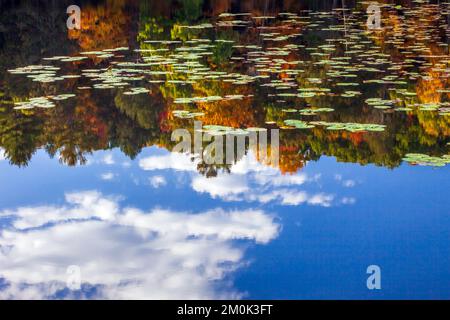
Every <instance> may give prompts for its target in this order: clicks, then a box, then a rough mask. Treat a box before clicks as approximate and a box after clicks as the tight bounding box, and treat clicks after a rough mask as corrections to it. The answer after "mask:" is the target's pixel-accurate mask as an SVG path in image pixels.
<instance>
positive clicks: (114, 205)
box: [0, 191, 280, 299]
mask: <svg viewBox="0 0 450 320" xmlns="http://www.w3.org/2000/svg"><path fill="white" fill-rule="evenodd" d="M0 218H2V219H4V220H6V218H11V219H12V221H11V225H10V226H9V227H4V228H3V230H2V231H1V233H0V265H1V266H2V267H1V269H0V299H52V298H87V297H89V298H100V299H111V298H117V299H144V298H145V299H185V298H186V297H189V298H190V299H213V298H231V299H232V298H239V297H241V295H242V293H240V292H237V291H236V290H234V289H233V287H232V284H231V283H230V281H229V275H230V274H231V272H232V271H234V270H236V269H237V268H239V267H240V266H242V264H243V263H244V259H243V256H244V248H243V247H242V246H238V245H237V244H236V243H234V242H233V240H247V241H252V242H256V243H259V244H265V243H268V242H269V241H271V240H273V239H274V238H276V237H277V235H278V233H279V229H280V226H279V225H278V224H277V223H276V222H275V221H274V217H273V216H271V215H269V214H267V213H265V212H264V211H262V210H251V209H250V210H240V211H237V210H236V211H224V210H222V209H215V210H209V211H206V212H200V213H196V214H191V213H187V212H175V211H170V210H162V209H154V210H151V211H149V212H145V211H142V210H141V209H138V208H131V207H121V205H120V198H119V197H106V196H104V195H102V194H101V193H99V192H97V191H87V192H77V193H69V194H66V197H65V204H64V205H61V206H29V207H21V208H17V209H13V210H6V211H2V212H0ZM70 265H78V266H79V267H80V268H81V280H82V284H83V285H82V290H81V291H78V292H73V291H70V290H68V289H67V288H66V280H67V274H66V269H67V267H68V266H70ZM2 278H3V281H1V279H2ZM2 282H3V284H2Z"/></svg>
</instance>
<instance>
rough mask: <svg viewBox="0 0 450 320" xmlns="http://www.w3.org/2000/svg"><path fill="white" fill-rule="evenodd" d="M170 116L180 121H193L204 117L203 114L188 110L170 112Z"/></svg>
mask: <svg viewBox="0 0 450 320" xmlns="http://www.w3.org/2000/svg"><path fill="white" fill-rule="evenodd" d="M172 114H173V115H174V116H175V117H177V118H180V119H193V118H196V117H202V116H204V115H205V114H204V113H203V112H191V111H188V110H174V111H172Z"/></svg>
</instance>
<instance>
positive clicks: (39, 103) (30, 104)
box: [14, 93, 76, 110]
mask: <svg viewBox="0 0 450 320" xmlns="http://www.w3.org/2000/svg"><path fill="white" fill-rule="evenodd" d="M75 96H76V95H75V94H72V93H67V94H60V95H56V96H46V97H35V98H30V99H29V100H28V101H21V102H16V103H15V104H14V105H15V106H14V109H16V110H27V109H34V108H44V109H49V108H54V107H55V106H56V105H55V103H54V102H53V101H51V100H54V101H62V100H67V99H69V98H72V97H75Z"/></svg>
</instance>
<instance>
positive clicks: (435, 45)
mask: <svg viewBox="0 0 450 320" xmlns="http://www.w3.org/2000/svg"><path fill="white" fill-rule="evenodd" d="M379 2H380V3H385V4H390V3H393V2H392V1H379ZM0 3H1V5H2V18H1V22H0V28H1V29H2V33H1V38H0V43H1V51H0V70H1V71H0V86H1V87H0V99H1V105H0V148H1V149H3V150H4V153H5V157H6V158H7V159H8V160H9V162H10V163H11V164H12V165H16V166H25V165H27V164H28V163H29V161H30V160H31V159H32V157H33V155H34V154H35V152H36V151H37V150H38V149H45V150H46V152H47V153H48V154H49V155H50V156H51V157H58V158H59V159H60V161H61V162H62V163H64V164H66V165H70V166H74V165H82V164H84V163H85V162H86V157H87V155H89V154H91V153H93V152H95V151H97V150H106V149H112V148H120V149H121V150H122V152H123V153H125V154H126V155H128V156H129V157H130V158H132V159H133V158H135V157H136V156H137V155H139V153H140V152H141V150H142V149H143V148H145V147H149V146H160V147H164V148H166V149H168V150H172V148H173V146H174V145H175V142H173V141H171V133H172V131H173V130H175V129H178V128H187V129H189V130H192V128H193V125H192V123H193V120H192V119H186V118H183V117H177V116H176V114H174V111H175V110H180V108H181V109H182V108H186V109H188V110H191V111H192V109H193V107H192V104H189V105H188V106H186V105H183V104H179V103H176V101H177V99H180V98H186V97H193V96H202V97H211V96H215V97H216V96H220V97H225V96H237V97H245V98H241V99H223V100H220V101H199V102H195V104H194V107H195V108H194V109H195V111H197V112H199V113H201V116H200V117H199V120H201V121H202V122H203V123H204V124H205V125H216V126H226V127H231V128H243V129H245V128H281V131H280V161H279V169H280V171H281V172H283V173H294V172H297V171H298V170H300V169H301V168H302V167H303V166H304V165H305V164H306V162H307V161H314V160H318V159H320V157H321V156H323V155H327V156H333V157H336V158H337V159H338V160H339V161H344V162H353V163H360V164H376V165H380V166H385V167H389V168H393V167H396V166H399V165H400V164H401V163H402V158H404V157H405V154H407V153H423V154H428V155H433V156H442V155H444V154H446V153H447V151H448V137H449V135H450V120H449V119H450V118H449V117H448V110H449V109H448V105H447V103H448V101H449V97H450V96H449V94H450V91H447V90H448V89H447V88H448V74H449V73H448V72H449V71H448V70H449V69H448V62H450V60H449V56H448V45H447V36H446V29H445V26H444V25H445V24H446V22H447V12H446V11H445V8H444V7H443V5H442V4H441V5H438V4H433V3H431V4H426V5H425V4H420V3H417V1H416V2H414V1H396V6H393V5H392V6H388V7H385V8H384V9H383V11H382V12H383V17H382V18H383V25H384V28H383V29H382V30H380V31H376V32H368V31H367V30H365V17H366V16H365V8H366V7H367V5H365V4H363V3H360V2H358V3H357V2H356V1H337V0H334V1H315V0H314V1H313V0H310V1H299V0H296V1H231V0H226V1H224V0H210V1H207V0H185V1H182V0H178V1H138V0H135V1H124V0H115V1H113V0H105V1H83V2H81V4H80V5H81V6H82V29H81V30H71V31H68V30H67V29H66V25H65V20H66V18H67V15H66V13H65V8H66V7H67V5H68V1H57V2H56V1H53V2H48V3H46V4H45V5H42V3H41V2H33V1H30V2H28V1H19V2H17V1H14V2H12V1H1V2H0ZM399 4H400V6H399ZM226 12H233V13H238V12H242V13H248V14H250V15H251V17H263V18H259V19H254V20H251V21H252V23H251V24H249V25H247V26H246V27H242V25H239V24H237V25H233V24H231V25H230V26H228V27H227V26H223V25H222V27H218V26H217V25H218V24H219V25H220V23H221V21H222V20H221V19H220V18H219V16H220V15H221V14H223V13H226ZM286 12H289V13H295V14H296V16H295V17H294V16H290V18H289V17H288V19H284V20H283V19H282V20H280V19H272V17H278V16H279V15H280V14H283V13H286ZM269 16H270V18H269ZM418 16H420V19H419V18H418ZM305 17H307V18H305ZM236 19H239V20H241V19H243V18H241V17H239V18H238V17H236V18H233V17H231V18H229V19H225V20H223V21H226V22H227V21H228V22H227V23H229V21H233V20H236ZM324 22H325V23H324ZM202 24H212V25H214V28H206V27H205V28H198V29H195V28H194V29H191V28H186V27H185V26H195V25H197V26H198V25H202ZM222 24H223V23H222ZM327 25H334V26H340V27H339V28H341V27H342V29H339V28H334V29H333V28H327V27H326V26H327ZM443 26H444V27H443ZM355 30H356V31H355ZM358 30H359V31H362V32H357V31H358ZM268 33H273V34H276V36H277V37H278V38H279V39H278V40H277V41H276V42H275V44H274V43H273V42H271V43H270V45H269V44H267V42H265V39H264V38H265V34H268ZM296 35H298V38H295V37H292V38H291V36H296ZM293 38H295V39H294V40H292V39H293ZM196 39H210V40H211V41H213V40H214V41H215V40H217V39H225V40H226V41H224V42H221V43H220V44H218V45H217V46H216V47H215V48H213V49H211V54H208V55H207V56H205V57H202V59H203V58H204V61H205V63H206V65H207V66H208V68H209V70H213V71H215V72H226V73H227V74H241V75H246V76H249V77H252V81H248V83H244V84H241V85H236V83H232V82H228V81H215V80H214V79H209V80H205V79H206V78H203V80H201V81H193V82H192V81H190V78H189V75H188V76H186V74H185V72H184V71H183V70H182V69H180V68H178V69H179V70H177V67H179V66H178V65H175V67H174V66H165V65H164V64H162V65H161V66H158V67H157V68H156V71H158V72H161V73H163V72H166V73H167V72H170V75H169V76H167V77H166V78H165V79H164V81H162V80H161V81H159V80H158V81H148V79H147V78H145V88H146V89H147V91H146V93H145V94H138V95H127V94H126V92H127V91H126V89H125V88H116V89H113V90H108V89H107V90H95V89H92V88H91V89H90V90H84V89H80V88H83V87H86V86H89V83H88V82H86V79H84V78H73V79H71V78H68V79H65V80H64V81H57V82H54V83H53V82H51V83H40V82H34V81H31V80H30V79H26V78H25V77H24V76H22V75H21V76H19V75H17V74H12V73H11V72H7V71H6V70H12V69H14V68H18V67H24V66H29V65H39V64H43V61H42V58H45V57H54V56H77V55H79V54H80V52H89V51H98V50H104V49H111V48H121V47H127V48H130V50H128V51H126V52H123V53H122V52H119V53H117V54H116V55H115V59H117V61H115V62H114V63H111V59H108V58H102V57H98V56H97V57H93V58H92V59H86V60H81V61H76V62H73V63H71V64H64V72H65V73H66V74H79V73H80V70H92V69H97V70H100V69H104V71H105V72H114V68H115V67H116V64H117V63H118V61H119V62H123V61H130V62H133V63H144V62H146V61H149V59H150V58H149V57H154V53H155V52H158V55H160V56H162V57H164V58H165V59H170V58H171V55H172V56H173V54H174V52H177V48H176V47H170V48H171V49H170V50H168V51H163V50H160V51H158V50H159V49H161V47H160V46H159V45H158V44H157V43H153V42H152V41H154V40H158V41H182V42H183V43H189V41H193V40H196ZM332 39H335V41H332ZM293 43H295V44H296V45H297V47H289V45H292V44H293ZM330 44H333V48H332V49H333V51H332V53H331V54H330V53H327V50H328V49H329V47H327V46H329V45H330ZM271 47H278V48H289V50H288V52H287V54H286V52H283V55H280V57H276V58H273V57H271V60H270V62H271V63H272V62H275V65H276V68H277V70H276V71H277V72H275V73H274V74H273V72H269V71H268V72H267V73H269V74H270V76H271V77H272V78H271V79H272V82H271V83H272V84H273V83H276V82H273V79H274V78H275V79H277V80H276V81H280V82H281V83H285V84H287V86H291V85H292V84H295V85H296V86H297V87H298V88H303V89H304V88H307V89H309V91H306V92H307V93H308V92H309V93H310V92H312V91H313V92H315V94H314V95H308V94H305V95H304V96H302V97H301V98H300V99H297V98H298V96H296V98H295V99H292V98H291V97H290V96H289V95H284V96H282V95H279V94H278V93H277V90H278V89H279V88H277V87H276V86H275V87H270V86H267V85H266V84H267V82H264V79H266V78H265V77H261V78H258V79H257V80H254V79H255V77H256V76H257V75H260V74H261V69H262V67H263V65H264V66H265V67H267V68H268V64H267V63H266V62H265V61H268V60H265V59H266V58H264V57H263V58H261V52H259V53H258V54H260V56H257V58H256V60H252V59H249V57H250V58H251V53H252V50H254V51H258V49H256V48H261V51H262V52H264V51H267V50H269V49H270V48H271ZM309 48H319V52H318V53H317V52H316V53H317V54H316V55H312V54H311V53H310V52H309V50H308V49H309ZM300 49H301V50H300ZM351 51H354V52H353V53H352V52H351ZM367 52H369V53H370V55H368V56H367V57H365V58H364V57H359V56H360V55H363V54H365V53H367ZM258 57H259V58H258ZM318 57H319V58H322V57H325V58H323V59H322V60H320V59H319V58H318ZM328 58H330V59H331V58H335V60H334V61H339V60H344V61H345V60H348V61H351V63H350V65H351V66H352V67H353V68H354V69H355V70H353V71H350V72H353V73H358V80H360V81H359V82H358V84H359V85H358V86H352V82H348V81H347V83H343V85H348V86H350V88H347V87H345V88H341V87H340V85H342V83H340V82H338V83H337V84H336V83H334V84H333V85H332V89H333V90H332V91H331V92H330V91H324V90H323V91H320V90H319V91H317V90H316V91H314V90H315V89H314V88H317V87H320V88H322V89H323V87H326V86H325V85H324V83H325V82H327V81H328V79H329V77H330V74H331V73H330V66H329V64H327V62H328V60H327V61H325V60H324V59H328ZM258 59H259V60H258ZM276 59H282V60H283V62H280V63H278V62H277V61H276ZM202 61H203V60H202ZM324 61H325V62H324ZM364 61H369V62H371V65H373V67H374V68H378V69H379V70H381V71H379V73H376V74H375V75H373V72H372V73H371V71H370V70H368V69H367V66H366V69H364V68H363V67H362V62H364ZM386 61H387V62H386ZM290 62H292V63H290ZM277 63H278V64H277ZM298 66H301V68H302V72H297V71H298ZM272 67H273V65H270V68H272ZM169 69H170V70H169ZM152 70H153V69H152ZM156 71H155V72H156ZM331 71H332V70H331ZM344 71H345V70H344ZM296 72H297V73H296ZM334 75H336V74H334ZM206 76H207V75H206ZM338 78H339V75H338ZM352 78H353V77H352ZM158 79H160V78H158ZM245 79H247V78H245ZM245 79H244V81H247V80H245ZM240 80H242V79H240ZM347 80H348V79H347ZM374 80H375V81H374ZM143 81H144V80H143ZM351 81H353V80H351ZM341 82H343V81H341ZM339 84H340V85H339ZM398 87H401V88H402V90H403V91H401V90H395V89H396V88H398ZM274 92H275V93H274ZM317 92H318V93H317ZM60 93H76V98H74V99H68V100H67V101H61V102H60V103H59V104H58V106H57V107H55V108H49V109H45V108H42V109H41V108H34V109H26V110H16V109H14V104H15V103H17V102H21V101H26V100H27V99H29V98H33V97H42V96H52V95H56V94H60ZM406 93H407V94H406ZM374 95H375V97H378V98H379V99H383V100H389V101H391V103H395V104H398V105H399V106H401V109H402V110H401V111H402V112H400V108H398V110H395V109H393V108H388V107H386V108H374V107H373V106H371V105H370V104H368V103H367V99H370V98H374ZM436 105H437V107H436ZM311 107H313V108H333V109H334V112H327V113H320V114H312V115H307V116H304V117H302V120H303V119H305V117H306V119H308V121H309V120H310V119H312V120H314V121H319V120H320V121H323V122H327V123H358V124H380V125H385V126H386V129H385V130H384V131H382V132H368V131H364V130H359V131H351V130H350V131H349V130H327V128H326V127H324V126H315V127H313V128H309V129H306V130H303V129H295V128H289V126H286V124H285V120H286V119H290V118H292V117H293V115H291V114H290V112H289V111H287V110H290V109H292V108H294V109H293V110H296V111H298V110H299V109H298V108H311ZM427 108H428V109H432V110H427ZM296 117H297V118H298V115H296ZM297 118H296V119H297ZM236 160H239V159H236ZM221 169H225V170H228V169H229V168H227V166H226V165H224V166H221V167H218V166H207V165H204V164H200V165H199V167H198V170H199V171H200V172H202V173H204V174H205V175H208V176H213V175H216V174H217V171H218V170H221Z"/></svg>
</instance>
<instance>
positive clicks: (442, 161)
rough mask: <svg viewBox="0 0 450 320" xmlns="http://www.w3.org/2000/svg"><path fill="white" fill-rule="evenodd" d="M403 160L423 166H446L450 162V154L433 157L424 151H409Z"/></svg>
mask: <svg viewBox="0 0 450 320" xmlns="http://www.w3.org/2000/svg"><path fill="white" fill-rule="evenodd" d="M403 161H405V162H408V163H410V164H415V165H421V166H431V167H444V166H445V165H447V164H449V163H450V155H444V156H442V157H433V156H429V155H426V154H422V153H408V154H406V155H405V157H404V158H403Z"/></svg>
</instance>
